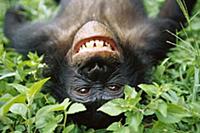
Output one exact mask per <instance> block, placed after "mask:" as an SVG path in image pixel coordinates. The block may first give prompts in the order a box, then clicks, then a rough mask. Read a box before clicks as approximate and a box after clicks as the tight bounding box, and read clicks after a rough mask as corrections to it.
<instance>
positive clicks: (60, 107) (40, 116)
mask: <svg viewBox="0 0 200 133" xmlns="http://www.w3.org/2000/svg"><path fill="white" fill-rule="evenodd" d="M70 103H71V102H70V101H69V99H68V98H66V99H65V100H64V101H63V102H62V103H61V104H54V105H46V106H44V107H42V108H41V109H39V110H38V111H37V113H36V118H35V119H36V125H38V127H39V125H40V123H44V121H45V120H44V117H46V116H47V115H48V114H50V113H52V112H55V111H65V110H66V108H67V107H68V106H69V104H70Z"/></svg>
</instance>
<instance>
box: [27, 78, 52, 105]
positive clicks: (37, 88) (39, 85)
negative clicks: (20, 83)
mask: <svg viewBox="0 0 200 133" xmlns="http://www.w3.org/2000/svg"><path fill="white" fill-rule="evenodd" d="M48 80H49V78H46V79H43V80H41V81H38V82H36V83H34V84H33V85H32V86H31V88H29V89H28V91H27V99H28V102H29V104H32V102H33V99H34V97H35V95H36V94H37V93H38V92H39V91H40V90H41V88H42V86H43V85H44V84H45V83H46V82H47V81H48Z"/></svg>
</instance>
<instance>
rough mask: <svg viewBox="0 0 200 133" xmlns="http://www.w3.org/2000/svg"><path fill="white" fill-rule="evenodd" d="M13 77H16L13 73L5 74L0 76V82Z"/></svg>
mask: <svg viewBox="0 0 200 133" xmlns="http://www.w3.org/2000/svg"><path fill="white" fill-rule="evenodd" d="M15 75H16V73H15V72H13V73H7V74H4V75H2V76H1V77H0V80H2V79H5V78H8V77H14V76H15Z"/></svg>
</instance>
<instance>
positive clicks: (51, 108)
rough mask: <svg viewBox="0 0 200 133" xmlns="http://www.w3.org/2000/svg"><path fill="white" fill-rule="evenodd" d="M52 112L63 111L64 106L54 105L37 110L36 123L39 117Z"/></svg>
mask: <svg viewBox="0 0 200 133" xmlns="http://www.w3.org/2000/svg"><path fill="white" fill-rule="evenodd" d="M54 111H64V106H63V105H60V104H55V105H46V106H44V107H42V108H41V109H39V110H38V111H37V113H36V121H37V120H38V119H40V118H41V117H43V116H45V115H46V114H48V113H49V112H54Z"/></svg>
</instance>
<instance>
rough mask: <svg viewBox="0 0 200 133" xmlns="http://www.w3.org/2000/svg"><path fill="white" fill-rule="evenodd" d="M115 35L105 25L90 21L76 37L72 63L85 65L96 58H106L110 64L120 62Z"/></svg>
mask: <svg viewBox="0 0 200 133" xmlns="http://www.w3.org/2000/svg"><path fill="white" fill-rule="evenodd" d="M114 38H115V35H114V34H113V32H112V31H111V30H110V29H109V28H108V27H107V26H105V25H103V24H101V23H99V22H97V21H90V22H88V23H86V24H84V25H83V26H82V27H81V28H80V29H79V31H78V32H77V33H76V35H75V37H74V42H73V45H72V55H71V64H72V65H78V66H80V65H81V66H83V65H84V64H86V63H87V64H88V62H91V60H92V61H93V63H95V61H94V58H96V59H97V58H98V60H99V59H101V60H104V61H105V62H106V63H108V64H112V63H113V62H119V60H120V52H119V48H118V45H117V43H116V41H115V39H114Z"/></svg>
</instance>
